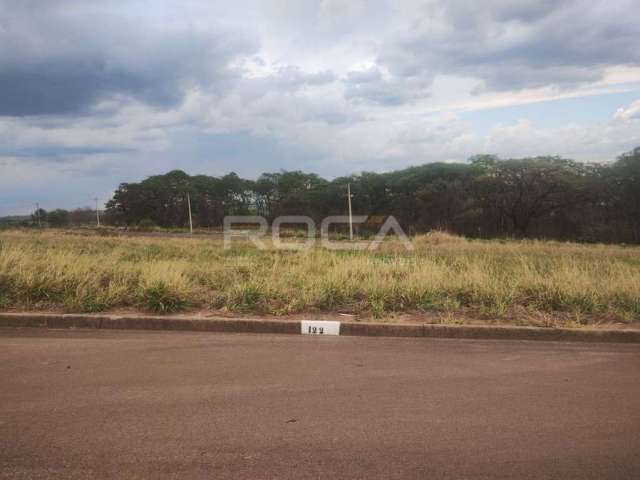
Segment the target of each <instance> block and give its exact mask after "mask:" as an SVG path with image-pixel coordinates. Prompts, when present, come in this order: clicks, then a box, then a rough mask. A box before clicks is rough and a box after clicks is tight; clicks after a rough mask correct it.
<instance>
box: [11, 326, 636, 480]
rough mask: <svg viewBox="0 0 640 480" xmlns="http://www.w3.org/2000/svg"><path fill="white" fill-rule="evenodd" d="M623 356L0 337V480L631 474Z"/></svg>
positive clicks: (283, 341)
mask: <svg viewBox="0 0 640 480" xmlns="http://www.w3.org/2000/svg"><path fill="white" fill-rule="evenodd" d="M639 374H640V346H637V345H616V344H578V343H574V344H572V343H544V342H522V341H477V340H437V339H398V338H392V339H384V338H357V337H333V338H329V337H325V338H317V337H302V336H276V335H240V334H226V335H225V334H215V333H179V332H134V333H130V332H105V331H45V330H0V478H11V479H13V478H25V479H27V478H28V479H40V478H60V479H76V478H118V479H124V478H153V479H157V478H185V479H199V478H207V479H227V478H228V479H242V478H247V479H271V478H274V479H275V478H277V479H296V480H300V479H307V478H326V479H334V478H336V479H338V478H341V479H344V478H362V479H377V478H379V479H395V478H416V479H438V478H453V479H483V478H492V479H494V478H504V479H529V478H557V479H572V478H575V479H580V480H584V479H599V480H600V479H608V478H611V479H637V478H640V375H639Z"/></svg>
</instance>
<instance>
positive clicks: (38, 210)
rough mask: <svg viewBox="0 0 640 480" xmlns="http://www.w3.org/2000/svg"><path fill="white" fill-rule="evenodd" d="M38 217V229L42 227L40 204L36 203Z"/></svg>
mask: <svg viewBox="0 0 640 480" xmlns="http://www.w3.org/2000/svg"><path fill="white" fill-rule="evenodd" d="M36 217H37V218H38V227H40V204H39V203H38V202H36Z"/></svg>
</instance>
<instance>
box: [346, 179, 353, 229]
mask: <svg viewBox="0 0 640 480" xmlns="http://www.w3.org/2000/svg"><path fill="white" fill-rule="evenodd" d="M347 200H348V202H349V240H353V215H352V214H351V184H350V183H347Z"/></svg>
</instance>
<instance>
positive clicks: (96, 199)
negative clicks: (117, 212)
mask: <svg viewBox="0 0 640 480" xmlns="http://www.w3.org/2000/svg"><path fill="white" fill-rule="evenodd" d="M95 201H96V221H97V222H98V226H100V210H98V197H96V198H95Z"/></svg>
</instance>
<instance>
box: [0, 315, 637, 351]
mask: <svg viewBox="0 0 640 480" xmlns="http://www.w3.org/2000/svg"><path fill="white" fill-rule="evenodd" d="M300 322H301V321H300V320H296V321H292V320H271V319H264V320H263V319H242V318H197V317H192V318H185V317H171V316H150V315H139V316H129V315H126V316H125V315H123V316H120V315H83V314H50V313H1V312H0V328H24V327H28V328H48V329H101V330H156V331H158V330H160V331H189V332H223V333H276V334H301V323H300ZM340 335H344V336H372V337H422V338H465V339H485V340H545V341H570V342H616V343H640V330H596V329H586V328H585V329H577V328H541V327H513V326H502V325H500V326H492V325H487V326H484V325H441V324H398V323H367V322H341V324H340Z"/></svg>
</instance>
